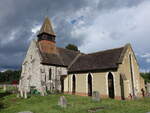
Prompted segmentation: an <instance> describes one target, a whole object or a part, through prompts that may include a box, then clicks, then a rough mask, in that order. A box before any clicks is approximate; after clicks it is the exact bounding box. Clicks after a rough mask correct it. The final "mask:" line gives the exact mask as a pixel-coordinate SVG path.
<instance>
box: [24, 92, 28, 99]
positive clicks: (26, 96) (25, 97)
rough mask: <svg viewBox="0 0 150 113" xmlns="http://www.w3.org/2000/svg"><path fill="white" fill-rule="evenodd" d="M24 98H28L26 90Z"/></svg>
mask: <svg viewBox="0 0 150 113" xmlns="http://www.w3.org/2000/svg"><path fill="white" fill-rule="evenodd" d="M24 98H25V99H27V98H28V95H27V91H26V90H25V91H24Z"/></svg>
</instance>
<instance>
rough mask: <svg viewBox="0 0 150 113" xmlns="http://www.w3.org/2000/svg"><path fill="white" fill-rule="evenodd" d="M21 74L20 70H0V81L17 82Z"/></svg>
mask: <svg viewBox="0 0 150 113" xmlns="http://www.w3.org/2000/svg"><path fill="white" fill-rule="evenodd" d="M20 76H21V70H6V71H5V72H0V83H10V84H12V83H18V82H19V78H20Z"/></svg>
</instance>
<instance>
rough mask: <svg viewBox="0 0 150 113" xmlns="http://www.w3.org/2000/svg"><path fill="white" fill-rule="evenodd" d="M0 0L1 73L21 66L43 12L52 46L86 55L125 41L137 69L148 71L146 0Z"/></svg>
mask: <svg viewBox="0 0 150 113" xmlns="http://www.w3.org/2000/svg"><path fill="white" fill-rule="evenodd" d="M0 1H1V3H0V71H2V70H6V69H20V68H21V64H22V62H23V59H24V58H25V55H26V52H27V49H28V47H29V44H30V42H31V41H32V40H33V39H36V35H37V32H38V31H39V29H40V27H41V25H42V23H43V21H44V18H45V17H46V16H48V17H49V18H50V20H51V21H52V24H53V28H54V31H55V33H56V42H57V46H59V47H65V46H66V45H67V44H69V43H72V44H75V45H77V46H78V48H79V50H80V51H81V52H84V53H91V52H96V51H101V50H106V49H111V48H117V47H121V46H124V45H125V44H127V43H130V44H131V45H132V48H133V50H134V52H135V54H136V57H137V59H138V63H139V66H140V71H142V72H147V71H150V0H0Z"/></svg>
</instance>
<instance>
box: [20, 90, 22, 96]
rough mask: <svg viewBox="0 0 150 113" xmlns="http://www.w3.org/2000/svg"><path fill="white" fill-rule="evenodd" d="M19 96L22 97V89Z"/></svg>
mask: <svg viewBox="0 0 150 113" xmlns="http://www.w3.org/2000/svg"><path fill="white" fill-rule="evenodd" d="M20 96H21V98H23V91H22V90H21V91H20Z"/></svg>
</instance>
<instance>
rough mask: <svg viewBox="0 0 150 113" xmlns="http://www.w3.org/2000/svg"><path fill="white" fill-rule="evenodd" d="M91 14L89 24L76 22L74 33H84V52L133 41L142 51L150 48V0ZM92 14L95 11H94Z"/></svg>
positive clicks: (79, 36) (137, 48) (137, 49)
mask: <svg viewBox="0 0 150 113" xmlns="http://www.w3.org/2000/svg"><path fill="white" fill-rule="evenodd" d="M88 11H89V12H86V13H83V12H82V13H83V14H84V17H86V15H85V14H87V16H88V18H86V20H85V21H87V22H86V24H85V25H83V24H82V25H81V26H80V25H76V26H75V27H74V29H73V31H72V36H74V37H76V38H82V37H84V38H85V40H84V43H83V44H82V45H81V46H80V47H79V49H80V50H81V51H83V52H93V51H98V50H102V49H108V48H113V47H119V46H122V45H124V44H126V43H131V44H132V46H133V48H134V50H135V51H136V52H137V53H138V54H141V53H146V52H148V51H150V46H149V42H150V38H149V36H150V32H149V29H150V22H149V20H150V15H149V11H150V1H146V2H143V3H141V4H139V5H138V6H136V7H124V8H120V9H117V10H116V9H113V10H111V11H108V12H103V13H101V12H98V11H94V17H93V18H92V16H93V9H91V10H88ZM90 14H91V15H90Z"/></svg>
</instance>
